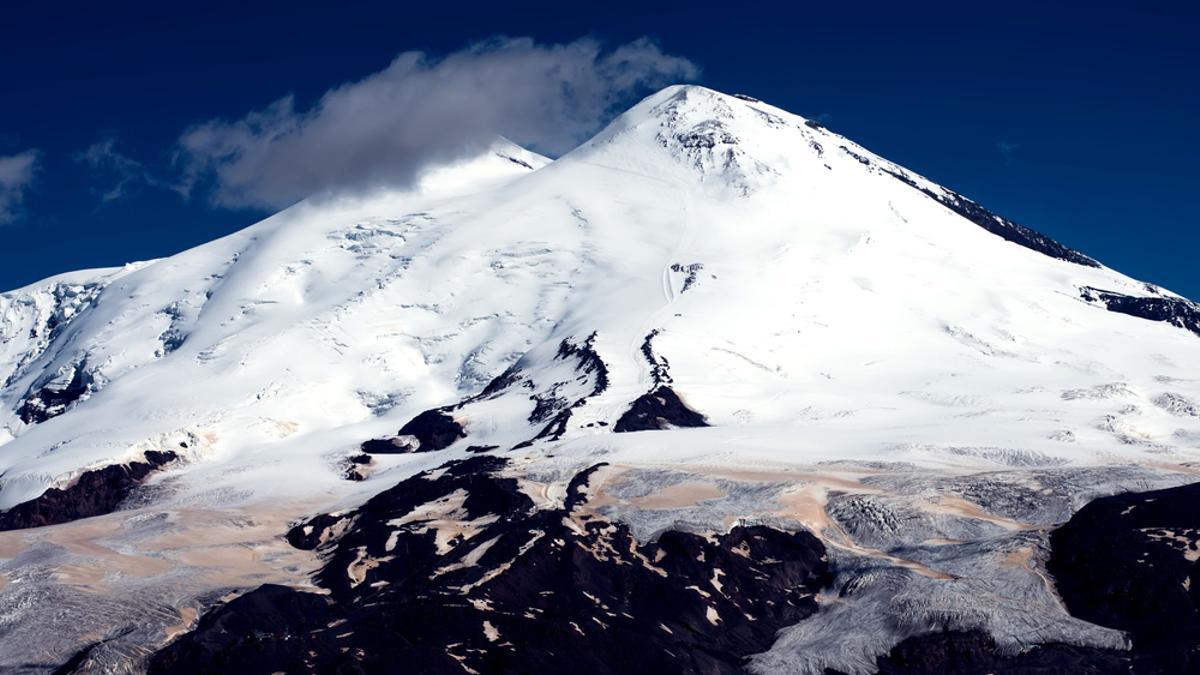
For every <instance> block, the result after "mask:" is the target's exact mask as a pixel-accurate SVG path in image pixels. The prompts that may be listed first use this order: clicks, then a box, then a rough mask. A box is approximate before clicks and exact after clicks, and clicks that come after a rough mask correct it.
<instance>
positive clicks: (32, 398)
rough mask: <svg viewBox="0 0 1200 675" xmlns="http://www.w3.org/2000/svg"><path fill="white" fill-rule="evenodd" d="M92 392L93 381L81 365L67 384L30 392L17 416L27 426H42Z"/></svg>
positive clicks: (76, 368) (52, 385) (42, 387)
mask: <svg viewBox="0 0 1200 675" xmlns="http://www.w3.org/2000/svg"><path fill="white" fill-rule="evenodd" d="M91 390H92V379H91V377H90V375H89V374H88V371H87V368H86V367H85V366H84V365H83V364H79V365H77V366H75V367H74V371H73V372H72V374H71V378H70V379H69V380H67V381H66V382H65V383H54V382H50V383H45V384H42V385H39V386H37V387H36V388H35V389H34V390H32V391H30V392H29V394H28V395H26V397H25V400H23V401H22V402H21V406H20V408H18V409H17V415H19V416H20V417H21V421H22V422H24V423H26V424H40V423H42V422H45V421H46V420H48V419H50V418H52V417H58V416H59V415H61V414H63V413H64V412H66V411H67V410H68V409H69V408H70V407H71V405H73V404H74V403H76V402H77V401H79V400H80V399H82V398H83V397H85V396H87V394H89V393H90V392H91Z"/></svg>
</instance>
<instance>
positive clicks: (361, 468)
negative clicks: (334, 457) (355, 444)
mask: <svg viewBox="0 0 1200 675" xmlns="http://www.w3.org/2000/svg"><path fill="white" fill-rule="evenodd" d="M372 461H373V460H372V459H371V456H370V455H368V454H366V453H360V454H357V455H351V456H349V457H347V458H346V460H345V472H344V473H343V475H344V476H345V477H346V480H353V481H361V480H366V479H367V471H368V469H369V467H370V466H371V462H372Z"/></svg>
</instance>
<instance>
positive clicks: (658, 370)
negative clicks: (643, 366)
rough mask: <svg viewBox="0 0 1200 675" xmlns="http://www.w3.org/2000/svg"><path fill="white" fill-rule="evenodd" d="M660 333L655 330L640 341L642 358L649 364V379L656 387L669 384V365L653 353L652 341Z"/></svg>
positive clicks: (663, 358)
mask: <svg viewBox="0 0 1200 675" xmlns="http://www.w3.org/2000/svg"><path fill="white" fill-rule="evenodd" d="M660 332H661V331H660V330H659V329H657V328H655V329H654V330H652V331H650V332H649V333H647V334H646V339H645V340H642V356H644V357H645V358H646V363H649V364H650V377H651V378H653V379H654V386H656V387H659V386H662V385H664V384H670V383H671V363H670V362H669V361H667V357H665V356H659V355H657V354H655V353H654V345H653V341H654V338H656V337H658V334H659V333H660Z"/></svg>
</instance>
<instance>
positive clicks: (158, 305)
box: [0, 87, 1200, 672]
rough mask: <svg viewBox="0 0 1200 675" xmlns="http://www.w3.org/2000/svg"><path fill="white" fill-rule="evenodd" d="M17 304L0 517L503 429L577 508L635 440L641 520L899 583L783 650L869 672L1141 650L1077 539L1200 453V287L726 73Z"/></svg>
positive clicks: (369, 489)
mask: <svg viewBox="0 0 1200 675" xmlns="http://www.w3.org/2000/svg"><path fill="white" fill-rule="evenodd" d="M0 317H2V318H3V324H2V325H0V331H3V335H4V336H5V342H4V347H3V353H2V356H3V360H2V361H0V367H3V369H4V370H3V371H0V375H3V377H4V388H3V390H2V392H0V400H2V401H3V404H4V411H3V415H4V417H3V419H2V420H0V424H2V425H3V427H4V428H5V429H7V431H6V432H4V431H0V442H2V441H4V440H7V442H5V443H4V445H2V446H0V509H11V508H13V507H15V506H17V505H19V504H22V503H27V502H29V501H30V500H36V499H38V498H39V496H40V495H43V494H44V493H45V491H46V490H47V489H48V488H60V489H64V490H69V489H70V487H71V486H72V485H74V484H75V481H76V480H77V479H78V477H79V476H80V475H81V474H82V473H84V472H86V471H89V470H97V469H100V468H102V467H105V466H110V465H113V464H121V463H128V462H135V463H136V462H142V461H145V458H146V454H145V453H147V452H163V451H170V452H173V453H176V455H177V456H178V459H177V460H175V461H174V462H173V463H171V464H169V465H167V466H165V467H164V468H163V469H161V470H159V471H156V472H155V473H154V474H153V475H152V476H151V477H150V478H149V479H148V481H147V482H146V484H145V485H144V486H143V487H142V488H137V487H135V486H130V487H129V490H128V497H129V499H131V500H133V501H132V502H127V503H126V506H127V507H130V506H136V507H137V508H138V509H150V510H152V511H153V510H158V511H163V510H166V511H169V512H175V511H176V510H180V509H221V510H227V511H231V512H236V513H243V514H255V513H258V512H260V511H262V510H266V509H268V508H269V509H273V510H272V513H274V514H277V515H278V516H279V517H282V518H284V519H292V520H296V519H300V518H302V517H308V516H311V515H312V514H318V513H323V512H327V511H335V512H336V511H339V510H345V509H350V508H353V507H356V506H358V505H359V504H361V503H362V502H363V501H364V500H366V499H367V498H368V497H370V496H371V495H374V494H376V493H380V492H381V491H383V490H385V489H387V488H390V487H392V486H393V485H396V484H397V483H398V482H400V481H402V480H406V479H412V477H413V476H416V475H417V474H418V473H419V472H421V471H426V470H434V469H435V467H438V466H442V465H444V464H445V463H446V462H449V461H458V460H464V459H467V458H471V457H475V456H477V455H479V454H480V453H490V454H498V455H503V456H504V457H505V458H506V465H505V466H506V468H504V469H502V470H501V473H502V474H503V475H504V476H506V477H510V476H511V477H514V480H518V481H519V482H520V484H521V485H522V488H521V489H522V490H523V491H524V492H525V493H526V494H528V495H530V499H531V500H532V502H533V503H534V504H536V505H538V507H539V508H565V506H564V503H563V500H564V493H565V490H566V485H567V483H569V482H570V481H571V480H572V478H574V477H575V476H577V475H578V474H579V472H581V471H583V470H584V469H586V468H588V467H591V466H593V465H595V464H597V463H600V462H606V463H608V464H609V465H610V466H611V467H614V468H613V469H611V470H608V471H604V472H601V473H600V474H599V475H598V476H597V479H596V480H597V482H596V483H595V485H596V487H595V488H594V492H593V494H592V496H593V497H595V498H596V499H597V500H599V501H598V502H596V503H595V508H596V509H597V510H598V511H597V512H598V513H599V514H600V515H602V516H604V517H605V518H608V519H611V520H613V521H615V522H619V523H622V527H628V528H629V531H630V532H631V534H632V536H633V537H634V538H635V539H636V540H637V541H640V542H647V541H649V540H652V539H655V538H656V537H658V536H659V535H660V534H661V533H662V532H664V531H667V530H671V529H680V528H682V529H691V530H695V531H701V532H703V531H720V532H725V531H727V530H728V529H729V527H731V526H732V525H733V524H734V523H740V522H760V521H762V522H769V523H771V524H772V526H773V527H782V528H784V529H789V530H794V529H796V528H807V529H808V530H811V531H812V532H813V533H814V534H816V535H817V536H818V538H820V539H821V541H822V542H824V545H825V546H828V547H829V551H830V553H829V555H831V556H834V559H835V561H836V562H837V563H838V564H837V566H838V569H839V570H840V574H842V575H846V576H843V577H839V579H840V580H841V581H845V580H846V579H848V578H859V577H860V576H861V575H862V574H863V571H862V570H864V569H866V568H868V567H878V566H879V565H881V564H882V565H884V566H885V567H886V568H887V569H888V570H889V571H888V572H887V575H893V576H887V578H883V577H881V576H879V575H876V576H874V577H871V579H872V580H871V581H870V582H868V581H860V582H859V583H860V586H861V588H862V589H865V590H863V591H862V594H861V595H860V596H855V597H851V596H848V597H846V598H843V599H842V601H841V603H840V604H831V605H829V606H823V608H822V610H821V611H819V612H818V613H817V614H816V615H815V616H814V617H811V618H808V619H806V620H805V621H803V622H801V623H799V624H798V625H797V626H796V627H795V629H794V630H791V631H790V632H787V631H785V633H784V634H783V635H782V637H781V638H780V640H779V641H778V642H777V643H775V645H774V646H773V647H772V648H771V649H770V650H769V651H767V652H766V653H765V654H763V655H761V656H759V657H756V660H755V663H756V664H758V666H756V667H761V668H763V669H776V670H797V671H819V670H820V669H821V668H824V667H827V666H828V667H836V668H839V669H844V670H847V671H854V672H866V671H868V670H869V669H870V668H871V667H873V666H874V664H875V658H876V657H877V656H879V655H881V654H884V653H886V652H887V651H888V650H889V649H891V648H892V647H893V646H894V645H896V644H897V643H899V642H900V641H901V640H903V639H905V638H908V637H912V636H914V635H918V634H919V633H920V632H921V630H923V629H925V628H927V627H928V626H930V625H942V624H946V623H954V624H955V625H954V626H953V627H954V628H957V629H962V630H982V631H985V632H986V633H987V634H988V635H990V636H992V637H993V638H994V639H995V640H996V642H997V643H999V644H1000V645H1002V646H1003V647H1004V648H1006V649H1007V648H1016V647H1017V646H1029V645H1031V644H1049V643H1073V644H1080V645H1090V646H1094V647H1104V648H1116V647H1119V646H1121V645H1122V644H1123V642H1122V639H1121V637H1120V636H1119V634H1117V633H1116V632H1115V631H1112V630H1109V629H1104V628H1100V627H1097V626H1093V625H1091V624H1087V623H1085V622H1083V621H1080V620H1078V619H1075V618H1073V617H1071V616H1070V615H1069V614H1068V613H1067V612H1066V611H1065V610H1064V609H1063V608H1062V607H1061V605H1060V604H1059V603H1057V600H1056V599H1055V597H1054V595H1053V591H1052V590H1051V589H1050V588H1049V587H1048V586H1047V581H1046V579H1045V575H1044V574H1043V573H1042V572H1041V571H1040V568H1039V566H1038V565H1039V563H1038V562H1037V561H1038V560H1040V559H1041V556H1042V555H1043V553H1044V547H1045V538H1044V537H1045V529H1046V528H1048V527H1050V526H1053V525H1055V524H1057V523H1061V522H1063V521H1065V520H1066V519H1067V518H1069V517H1070V515H1071V513H1072V512H1073V511H1074V510H1075V509H1077V508H1079V507H1080V506H1081V505H1082V504H1083V503H1084V502H1085V501H1087V499H1090V498H1091V497H1094V496H1101V495H1104V494H1110V493H1112V492H1115V491H1119V490H1122V489H1134V488H1148V487H1166V486H1170V485H1177V484H1180V483H1183V482H1187V480H1188V472H1190V471H1192V470H1191V469H1190V468H1189V467H1190V464H1191V463H1192V462H1194V461H1195V460H1196V458H1197V453H1198V452H1200V416H1198V415H1200V413H1197V412H1196V411H1197V408H1196V403H1195V402H1196V401H1200V380H1197V379H1195V378H1194V377H1193V376H1192V375H1191V374H1192V373H1195V372H1200V371H1198V366H1200V335H1198V334H1197V333H1200V322H1198V321H1197V317H1200V312H1198V311H1197V307H1196V305H1194V304H1192V303H1190V302H1189V301H1187V300H1185V299H1183V298H1180V297H1178V296H1175V295H1173V294H1171V293H1169V292H1168V291H1165V290H1162V289H1158V288H1155V287H1152V286H1148V285H1147V284H1144V283H1142V282H1139V281H1136V280H1134V279H1130V278H1128V277H1126V276H1124V275H1121V274H1120V273H1118V272H1116V271H1113V270H1111V269H1108V268H1106V267H1104V266H1102V265H1100V264H1099V263H1097V262H1096V261H1093V260H1092V259H1090V258H1088V257H1087V256H1086V255H1084V254H1082V253H1079V252H1076V251H1073V250H1071V249H1069V248H1067V247H1066V246H1064V245H1062V244H1060V243H1057V242H1054V241H1052V240H1050V239H1048V238H1046V237H1044V236H1042V235H1039V234H1038V233H1036V232H1034V231H1032V230H1028V229H1026V228H1024V227H1022V226H1020V225H1017V224H1015V223H1012V222H1010V221H1007V220H1005V219H1003V218H999V217H997V216H994V215H992V214H990V213H988V212H986V211H985V210H984V209H983V208H982V207H980V206H979V205H977V204H975V203H974V202H971V201H969V200H967V199H966V198H965V197H962V196H961V195H958V194H956V193H954V192H952V191H950V190H947V189H945V188H942V187H940V186H937V185H935V184H933V183H931V182H930V181H928V180H926V179H924V178H922V177H920V176H918V175H916V174H914V173H912V172H909V171H907V170H905V169H903V168H902V167H899V166H897V165H895V164H892V163H891V162H888V161H887V160H884V159H882V158H880V157H878V156H876V155H874V154H872V153H871V152H869V151H868V150H866V149H864V148H862V147H860V146H858V145H856V144H854V143H853V142H851V141H849V140H847V139H845V138H842V137H840V136H838V135H837V134H834V133H832V132H830V131H828V130H827V129H824V128H822V127H821V126H820V125H816V124H814V123H812V122H809V121H806V120H804V119H802V118H799V117H797V116H794V115H791V114H789V113H787V112H785V111H782V110H779V109H777V108H774V107H772V106H769V105H767V104H764V103H761V102H758V101H754V100H752V99H747V98H744V97H742V98H739V97H732V96H726V95H723V94H719V93H717V92H713V91H711V90H707V89H703V88H699V87H672V88H668V89H665V90H663V91H661V92H659V93H657V94H655V95H653V96H651V97H649V98H647V99H646V100H644V101H642V102H641V103H639V104H638V105H637V106H635V107H634V108H632V109H631V110H630V111H628V112H626V113H625V114H624V115H622V116H620V117H619V118H617V119H616V120H615V121H614V122H613V123H611V124H610V125H609V126H608V127H607V128H606V129H605V130H603V131H602V132H601V133H600V134H598V135H597V136H596V137H595V138H593V139H591V140H590V141H588V142H587V143H585V144H584V145H582V146H580V147H579V148H577V149H576V150H574V151H572V152H570V153H568V154H567V155H565V156H563V157H561V158H559V159H558V160H556V161H553V162H550V161H548V160H545V159H544V158H540V157H537V156H535V155H532V154H531V153H527V152H525V151H523V150H520V149H519V148H515V147H511V146H509V145H506V144H500V145H498V146H497V148H495V149H494V151H493V152H490V153H487V154H485V155H484V156H482V157H480V158H478V159H476V160H473V161H472V162H467V163H464V164H463V165H460V166H455V167H448V168H445V169H441V170H439V172H438V173H437V174H436V175H431V176H429V177H427V179H426V180H425V182H424V184H423V185H421V186H419V187H418V188H417V189H414V190H411V191H407V192H397V193H390V194H376V195H371V196H368V197H360V198H354V199H343V200H338V201H332V202H323V203H316V202H314V203H301V204H299V205H297V206H295V207H292V208H291V209H288V210H287V211H284V212H283V213H280V214H278V215H276V216H273V217H272V218H269V219H267V220H265V221H263V222H262V223H259V224H257V225H254V226H252V227H250V228H248V229H246V230H243V231H242V232H239V233H236V234H234V235H231V236H229V237H226V238H223V239H221V240H218V241H215V242H212V243H210V244H206V245H204V246H201V247H198V248H196V249H193V250H190V251H186V252H183V253H181V254H178V255H176V256H172V257H170V258H165V259H162V260H158V261H153V262H150V263H142V264H138V265H132V266H127V267H126V268H124V269H120V270H103V271H97V272H91V273H80V274H78V275H67V276H64V277H58V278H55V279H51V280H48V281H46V282H42V283H40V284H35V285H33V286H30V287H28V288H26V289H22V290H19V291H14V292H12V293H8V294H5V295H4V296H2V299H0ZM423 413H424V414H423ZM402 428H403V429H402ZM5 433H6V434H7V437H6V436H3V434H5ZM8 437H11V438H8ZM372 441H374V442H373V443H372ZM364 443H367V444H366V445H363V444H364ZM363 450H366V452H365V453H364V452H363ZM505 472H507V473H505ZM348 475H350V476H352V477H354V478H360V479H364V480H346V477H347V476H348ZM433 475H434V476H436V475H437V472H436V471H434V473H433ZM430 480H434V479H433V478H431V479H430ZM596 495H602V498H601V497H596ZM121 496H122V497H124V496H126V493H125V492H122V493H121ZM1018 497H1019V498H1018ZM439 498H440V497H439ZM268 505H269V506H268ZM279 505H286V506H283V507H281V506H279ZM413 508H417V507H416V506H414V507H413ZM422 508H423V507H422ZM118 515H120V514H118ZM458 518H461V514H459V515H453V514H452V515H451V516H447V517H446V518H444V519H442V520H444V521H446V522H449V523H453V522H455V521H456V519H458ZM67 527H69V526H67ZM438 527H450V526H449V525H444V526H438ZM434 529H437V528H434ZM439 531H440V530H439ZM114 536H115V535H114ZM336 538H337V537H336V536H335V537H334V539H336ZM385 539H386V538H385ZM118 540H120V537H118ZM439 541H440V540H439ZM930 542H938V543H930ZM126 543H127V544H128V543H129V542H126ZM131 545H132V544H131ZM922 547H923V548H922ZM518 550H519V549H518ZM143 552H145V551H143ZM160 553H161V552H158V553H156V554H160ZM438 553H439V555H444V554H445V551H442V550H441V549H440V548H439V549H438ZM463 554H464V555H465V551H464V552H463ZM514 554H515V551H514ZM364 555H365V554H364ZM480 555H482V553H481V554H480ZM1011 556H1016V559H1019V560H1026V561H1028V563H1027V564H1026V563H1021V564H1018V565H1016V566H1015V567H1014V566H1013V565H1010V564H1006V563H1005V564H1002V563H1003V561H1004V560H1008V559H1009V558H1010V557H1011ZM364 561H368V559H367V558H363V559H362V560H358V561H356V562H355V563H354V564H355V565H359V566H360V567H361V566H362V565H364V564H367V562H364ZM375 568H378V569H380V570H384V569H386V568H387V566H386V565H381V564H380V565H375V564H372V565H368V569H375ZM500 568H504V566H503V565H500V564H498V567H497V569H500ZM504 569H508V568H504ZM363 574H367V572H363ZM373 574H383V572H382V571H380V572H374V573H373ZM884 576H886V575H884ZM717 590H720V589H719V588H718V589H717ZM0 592H2V591H0ZM197 593H199V591H197ZM980 593H991V594H997V595H998V596H999V597H1000V599H998V600H996V601H995V602H994V603H991V604H989V605H987V606H986V607H978V606H976V605H977V604H978V600H977V598H978V597H979V594H980ZM906 594H914V595H915V596H920V597H922V598H923V600H922V601H921V606H920V608H919V609H918V608H916V606H915V605H912V606H908V607H907V608H905V609H901V608H899V607H897V606H896V604H895V603H897V602H901V601H902V599H903V598H905V597H906ZM2 597H3V596H2V595H0V599H2ZM192 601H193V602H194V600H192ZM972 603H974V604H972ZM200 604H206V603H204V602H201V603H200ZM964 608H965V609H964ZM33 616H34V615H25V616H24V618H22V621H26V622H27V621H31V620H33ZM896 616H903V617H904V618H903V619H897V618H896ZM947 617H955V618H954V620H953V621H951V620H950V619H947ZM960 624H961V625H960ZM714 625H715V624H714ZM160 629H161V627H160ZM831 634H837V635H839V640H837V641H831V640H829V635H831ZM3 639H5V638H4V636H3V635H0V640H3ZM835 642H836V644H835ZM113 649H114V650H116V648H115V647H114V648H113ZM756 649H758V648H756ZM117 651H119V650H117ZM98 653H99V652H98ZM747 654H748V653H741V655H742V656H745V655H747ZM464 658H465V657H464Z"/></svg>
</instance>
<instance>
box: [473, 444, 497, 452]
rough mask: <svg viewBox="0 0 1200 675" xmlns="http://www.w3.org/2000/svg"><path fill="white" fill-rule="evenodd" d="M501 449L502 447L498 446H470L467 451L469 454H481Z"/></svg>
mask: <svg viewBox="0 0 1200 675" xmlns="http://www.w3.org/2000/svg"><path fill="white" fill-rule="evenodd" d="M499 447H500V446H498V445H468V446H467V447H466V450H467V452H474V453H480V452H491V451H492V450H496V449H498V448H499Z"/></svg>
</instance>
